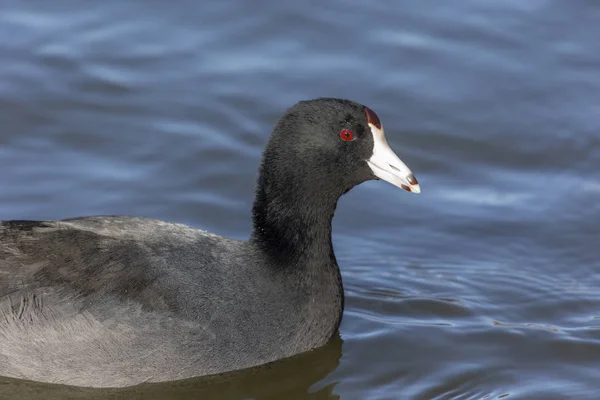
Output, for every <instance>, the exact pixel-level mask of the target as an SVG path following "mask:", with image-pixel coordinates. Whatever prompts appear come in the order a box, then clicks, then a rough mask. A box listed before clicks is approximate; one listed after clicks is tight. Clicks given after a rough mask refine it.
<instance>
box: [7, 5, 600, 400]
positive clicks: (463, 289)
mask: <svg viewBox="0 0 600 400" xmlns="http://www.w3.org/2000/svg"><path fill="white" fill-rule="evenodd" d="M598 38H600V5H598V3H597V2H593V1H589V0H588V1H585V0H571V1H560V0H548V1H543V0H532V1H516V0H509V1H497V2H493V1H483V0H468V1H461V2H449V1H442V0H439V1H421V0H412V1H397V2H388V1H381V0H379V1H378V0H376V1H371V2H364V1H348V0H346V1H343V0H334V1H328V2H317V1H307V2H295V3H294V2H278V1H275V0H257V1H253V2H240V1H230V0H224V1H218V2H217V1H215V2H192V1H180V2H149V1H141V0H133V1H127V2H110V1H108V2H76V1H66V0H56V1H52V2H42V1H17V0H7V1H4V2H3V3H2V6H1V11H0V219H58V218H66V217H72V216H80V215H92V214H127V215H138V216H148V217H155V218H160V219H165V220H169V221H177V222H183V223H187V224H191V225H193V226H197V227H200V228H204V229H208V230H211V231H213V232H216V233H219V234H222V235H225V236H230V237H235V238H240V239H241V238H245V237H247V235H248V233H249V229H250V218H249V210H250V206H251V202H252V198H253V187H254V180H255V177H256V167H257V165H258V162H259V157H260V153H261V150H262V148H263V146H264V144H265V142H266V140H267V137H268V135H269V132H270V128H271V126H272V125H273V123H274V122H275V121H276V119H277V118H278V117H279V116H280V115H281V114H282V112H283V111H284V109H285V108H287V107H288V106H290V105H292V104H293V103H295V102H296V101H298V100H301V99H308V98H314V97H319V96H336V97H347V98H351V99H354V100H357V101H359V102H361V103H364V104H367V105H369V106H370V107H371V108H373V109H374V110H376V111H377V113H378V114H379V116H380V117H381V119H382V121H383V123H384V125H385V127H386V133H387V136H388V141H389V142H390V144H391V146H392V147H393V148H394V149H396V150H397V152H398V153H399V154H400V155H401V156H402V158H403V159H404V160H405V161H406V163H407V164H408V165H409V166H410V167H411V168H412V170H413V171H414V172H415V174H416V176H417V177H418V178H419V181H420V182H421V186H422V189H423V193H422V194H421V195H420V196H415V195H410V194H408V193H406V192H402V191H400V190H398V189H396V188H394V187H393V186H391V185H389V184H386V183H383V182H369V183H366V184H363V185H361V186H360V187H358V188H355V189H354V190H353V191H351V192H350V193H348V194H347V195H346V196H344V197H343V198H342V199H341V201H340V204H339V207H338V211H337V213H336V217H335V220H334V245H335V249H336V254H337V257H338V261H339V263H340V266H341V269H342V275H343V279H344V285H345V291H346V310H345V314H344V320H343V323H342V326H341V330H340V336H341V339H337V340H334V341H333V342H332V343H331V344H330V345H328V346H326V347H324V348H322V349H319V350H318V351H315V352H312V353H309V354H305V355H303V356H301V357H299V358H296V359H291V360H288V361H286V362H282V363H278V364H275V365H273V366H271V367H269V368H263V369H259V370H256V371H252V372H248V373H241V374H237V375H235V376H233V377H228V378H227V379H223V380H219V381H214V380H213V381H209V382H206V381H204V380H201V379H200V380H192V381H187V382H182V383H176V384H161V385H149V386H142V387H140V388H135V389H128V390H116V391H97V390H84V389H72V388H65V387H60V386H52V385H36V384H31V383H28V382H24V381H16V380H6V379H4V380H0V397H4V398H25V399H27V398H67V397H70V398H78V399H87V398H90V399H91V398H94V399H96V398H106V397H107V396H108V397H110V398H127V399H130V398H156V399H170V398H172V399H196V398H198V399H205V398H215V399H337V398H341V399H344V400H345V399H499V398H514V399H534V398H535V399H566V398H569V399H598V398H600V380H599V379H598V376H599V373H600V372H599V371H600V290H599V286H600V274H599V273H598V272H599V271H600V254H599V246H600V240H599V239H600V234H599V230H600V225H599V224H600V218H599V216H600V201H599V197H600V175H599V174H598V171H599V168H600V101H599V99H600V73H599V71H600V42H599V41H598Z"/></svg>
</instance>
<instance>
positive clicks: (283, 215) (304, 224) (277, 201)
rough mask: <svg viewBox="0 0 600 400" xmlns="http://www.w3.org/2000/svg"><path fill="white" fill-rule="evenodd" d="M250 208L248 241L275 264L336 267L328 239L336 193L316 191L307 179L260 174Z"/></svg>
mask: <svg viewBox="0 0 600 400" xmlns="http://www.w3.org/2000/svg"><path fill="white" fill-rule="evenodd" d="M261 178H262V179H259V185H258V189H257V193H256V199H255V201H254V206H253V209H252V217H253V232H252V236H251V241H252V242H253V243H255V244H257V245H258V246H259V247H260V248H262V249H263V250H264V251H265V252H267V253H268V254H269V256H270V257H272V258H273V259H275V260H277V261H279V262H278V263H277V264H281V265H287V266H289V265H291V264H298V267H301V264H302V263H306V261H307V260H308V259H310V260H311V261H312V263H311V264H315V263H319V264H320V265H322V266H323V268H326V267H327V266H332V267H337V264H336V261H335V255H334V253H333V245H332V241H331V221H332V219H333V214H334V212H335V208H336V204H337V200H338V198H339V195H340V194H338V193H332V192H330V191H324V192H321V191H319V188H318V187H315V186H314V185H313V186H311V183H310V182H302V181H300V182H298V181H295V182H292V183H290V182H287V183H286V186H285V187H278V186H277V185H281V184H280V182H281V181H280V180H275V179H273V180H269V177H268V176H267V177H261Z"/></svg>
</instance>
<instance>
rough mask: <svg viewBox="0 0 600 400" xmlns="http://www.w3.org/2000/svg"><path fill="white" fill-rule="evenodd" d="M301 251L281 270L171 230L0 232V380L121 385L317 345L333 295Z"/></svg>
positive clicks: (130, 221) (49, 226) (128, 225)
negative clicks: (291, 266) (292, 266)
mask: <svg viewBox="0 0 600 400" xmlns="http://www.w3.org/2000/svg"><path fill="white" fill-rule="evenodd" d="M313 253H314V254H320V252H316V253H315V252H310V251H309V252H307V253H306V254H305V257H304V258H303V259H298V260H297V261H298V263H299V264H297V265H295V266H296V267H297V268H295V269H294V270H290V269H286V268H277V267H275V268H274V265H273V263H272V261H269V260H268V259H267V258H268V257H269V256H268V255H266V254H264V253H263V252H262V251H261V250H260V249H258V248H256V246H254V245H253V243H252V241H249V242H241V241H234V240H229V239H225V238H222V237H218V236H215V235H211V234H209V233H207V232H205V231H201V230H197V229H192V228H190V227H187V226H184V225H180V224H170V223H165V222H161V221H156V220H150V219H140V218H132V217H90V218H81V219H73V220H65V221H57V222H29V221H22V222H21V221H14V222H4V223H2V225H0V310H1V311H2V316H1V318H0V375H1V376H9V377H17V378H25V379H30V380H36V381H43V382H56V383H65V384H72V385H81V386H96V387H101V386H127V385H134V384H138V383H142V382H154V381H166V380H175V379H183V378H188V377H193V376H198V375H206V374H214V373H220V372H224V371H230V370H235V369H240V368H246V367H251V366H255V365H259V364H263V363H266V362H270V361H274V360H277V359H280V358H284V357H287V356H291V355H293V354H296V353H300V352H303V351H307V350H310V349H313V348H315V347H317V346H321V345H323V344H325V343H326V342H327V341H328V340H329V339H330V338H331V336H332V335H333V334H334V333H335V331H336V329H337V327H338V324H339V321H340V317H341V312H342V301H343V294H342V286H341V281H340V277H339V270H338V268H337V265H335V261H333V264H331V260H329V259H323V260H316V259H314V257H313V256H311V254H313ZM323 262H324V263H326V264H329V265H323ZM307 274H308V276H310V275H314V276H313V278H314V279H306V276H307Z"/></svg>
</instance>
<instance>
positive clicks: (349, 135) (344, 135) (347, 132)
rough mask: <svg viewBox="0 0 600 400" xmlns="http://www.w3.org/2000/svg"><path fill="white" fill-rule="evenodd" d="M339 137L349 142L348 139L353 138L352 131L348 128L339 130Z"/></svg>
mask: <svg viewBox="0 0 600 400" xmlns="http://www.w3.org/2000/svg"><path fill="white" fill-rule="evenodd" d="M340 137H341V138H342V140H345V141H346V142H349V141H350V140H352V139H354V132H352V131H351V130H350V129H344V130H342V131H341V132H340Z"/></svg>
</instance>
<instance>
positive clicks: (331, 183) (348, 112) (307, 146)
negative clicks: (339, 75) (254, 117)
mask: <svg viewBox="0 0 600 400" xmlns="http://www.w3.org/2000/svg"><path fill="white" fill-rule="evenodd" d="M365 109H366V108H365V107H364V106H362V105H360V104H358V103H355V102H352V101H348V100H340V99H317V100H311V101H301V102H299V103H297V104H296V105H295V106H293V107H291V108H290V109H288V110H287V112H286V113H285V115H284V116H283V117H282V118H281V119H280V120H279V121H278V123H277V124H276V125H275V128H274V130H273V134H272V136H271V139H270V141H269V144H268V145H267V148H266V150H265V153H264V156H263V171H261V172H263V173H264V172H266V171H265V168H268V169H269V170H270V171H269V175H275V176H277V178H276V179H277V181H278V182H281V183H284V184H285V185H286V186H287V185H292V186H296V184H297V185H303V186H304V185H306V186H307V187H306V189H307V190H309V191H310V192H313V191H314V195H315V196H317V195H320V196H330V195H333V196H337V197H339V196H340V195H341V194H342V193H344V192H346V191H348V190H349V189H351V188H352V187H353V186H355V185H357V184H359V183H361V182H364V181H366V180H369V179H375V178H376V177H375V176H374V174H373V172H372V170H371V169H370V168H369V166H368V165H367V161H366V160H367V159H368V158H369V157H370V156H371V155H372V154H373V135H372V134H371V131H370V129H369V126H368V121H367V115H366V112H365ZM275 176H273V178H274V177H275ZM283 189H284V188H283V187H282V190H283ZM288 189H289V186H288Z"/></svg>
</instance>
